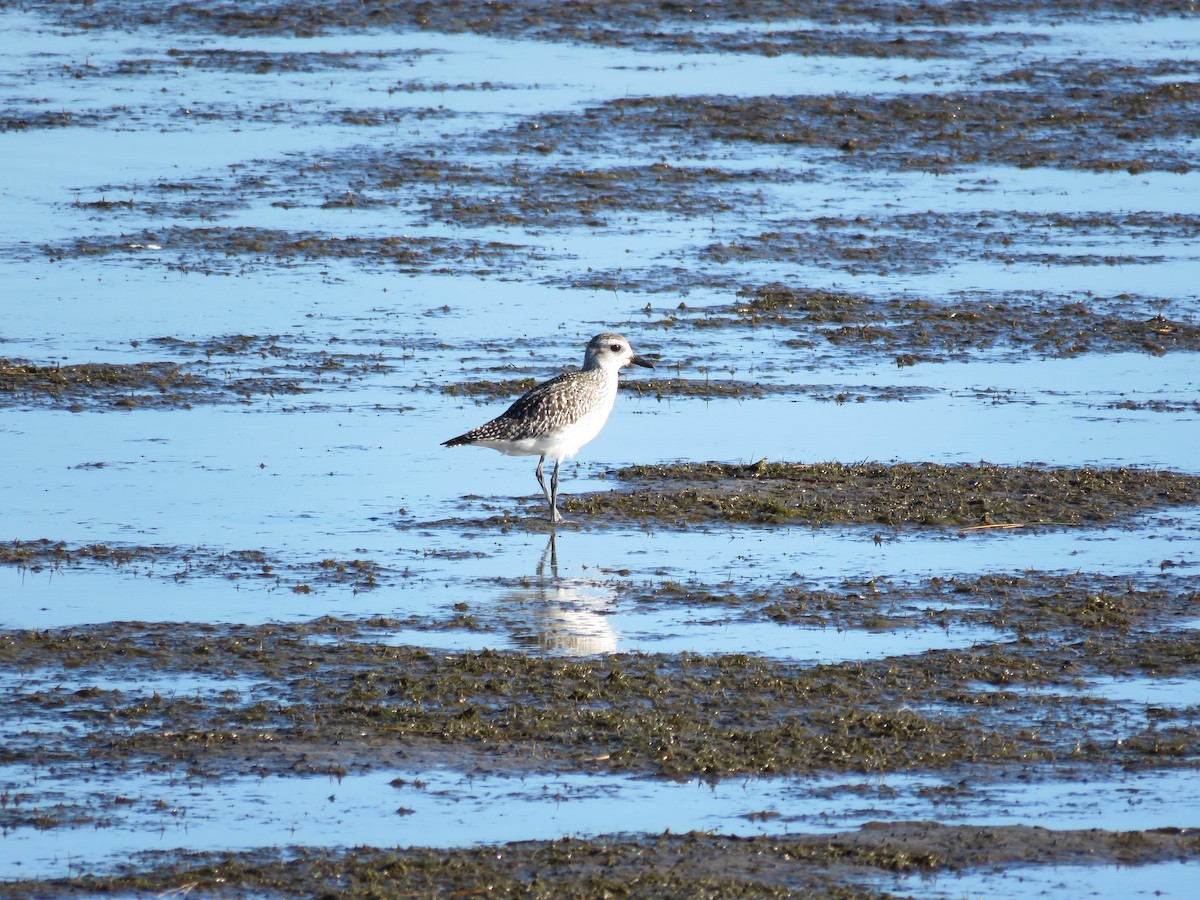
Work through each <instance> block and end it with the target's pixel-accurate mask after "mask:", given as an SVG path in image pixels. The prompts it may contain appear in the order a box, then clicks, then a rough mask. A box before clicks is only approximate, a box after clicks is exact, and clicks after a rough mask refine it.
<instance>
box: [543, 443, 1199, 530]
mask: <svg viewBox="0 0 1200 900" xmlns="http://www.w3.org/2000/svg"><path fill="white" fill-rule="evenodd" d="M614 474H615V476H616V477H617V478H619V479H620V480H622V481H624V482H627V484H628V486H627V487H625V488H623V489H621V490H617V491H610V492H607V493H593V494H586V495H576V496H568V497H565V498H564V499H563V506H564V508H565V509H566V510H568V511H569V512H573V513H578V514H580V515H587V516H588V517H590V518H593V519H596V520H613V519H623V520H626V521H653V522H655V523H658V524H663V525H671V526H677V527H683V526H688V525H695V524H718V523H746V524H754V525H783V524H795V525H803V524H809V525H829V524H860V525H875V524H878V525H886V526H890V527H904V526H922V527H938V528H948V527H970V526H1002V525H1003V526H1019V527H1068V526H1079V525H1097V524H1103V523H1106V522H1112V521H1113V520H1115V519H1118V518H1120V517H1127V516H1130V515H1132V514H1134V513H1137V512H1142V511H1146V510H1152V509H1157V508H1165V507H1169V506H1172V505H1176V504H1194V503H1196V502H1197V500H1198V499H1200V479H1198V478H1197V477H1196V476H1193V475H1186V474H1182V473H1173V472H1164V471H1157V470H1153V471H1151V470H1138V469H1091V468H1078V469H1055V468H1037V467H1028V466H995V465H988V464H986V463H980V464H978V465H957V466H945V465H938V464H934V463H920V464H910V463H893V464H883V463H855V464H844V463H817V464H801V463H768V462H766V461H765V460H763V461H760V462H758V463H755V464H753V465H749V466H746V465H729V464H722V463H681V464H678V465H672V466H632V467H630V468H627V469H621V470H618V471H617V472H615V473H614Z"/></svg>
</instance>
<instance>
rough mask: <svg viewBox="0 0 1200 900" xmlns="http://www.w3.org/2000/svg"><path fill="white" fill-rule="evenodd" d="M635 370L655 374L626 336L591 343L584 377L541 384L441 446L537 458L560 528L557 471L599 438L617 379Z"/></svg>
mask: <svg viewBox="0 0 1200 900" xmlns="http://www.w3.org/2000/svg"><path fill="white" fill-rule="evenodd" d="M631 364H632V365H635V366H645V367H646V368H649V369H652V368H654V364H653V363H652V362H649V361H647V360H645V359H642V358H641V357H640V356H638V355H636V354H635V353H634V352H633V348H632V347H631V346H629V341H628V340H626V339H625V338H624V337H623V336H622V335H619V334H611V333H605V334H598V335H596V336H595V337H594V338H592V339H591V340H590V341H588V345H587V349H585V350H584V352H583V368H582V369H581V370H580V371H578V372H564V373H563V374H562V375H559V376H558V377H556V378H551V379H550V380H549V381H543V382H542V383H541V384H539V385H537V386H536V387H534V388H531V389H530V390H529V392H528V393H526V394H525V395H524V396H522V397H520V398H519V399H518V400H517V401H516V402H515V403H513V405H512V406H510V407H509V408H508V409H507V410H505V411H504V413H502V414H501V415H499V416H497V417H496V418H494V419H492V421H490V422H487V423H485V424H483V425H480V426H479V427H478V428H472V429H471V430H470V431H468V432H467V433H466V434H460V435H459V436H458V437H453V438H450V440H448V441H443V442H442V446H443V447H462V446H466V445H468V444H473V445H474V446H476V447H491V448H492V449H493V450H499V451H500V452H501V453H503V454H505V455H507V456H536V457H537V458H538V464H537V480H538V484H539V485H541V488H542V493H543V494H545V495H546V503H547V504H548V505H549V506H550V521H551V522H561V521H562V515H561V514H560V513H559V511H558V469H559V466H561V465H562V461H563V460H564V459H566V458H568V457H571V456H574V455H575V454H576V453H578V452H579V448H580V447H582V446H583V445H584V444H586V443H587V442H588V441H590V440H591V439H592V438H594V437H595V436H596V435H598V434H599V433H600V429H601V428H603V427H604V423H605V422H606V421H608V414H609V413H611V412H612V408H613V403H614V402H616V399H617V376H618V374H619V373H620V371H621V369H623V368H625V366H628V365H631ZM547 457H549V458H550V459H552V460H554V472H553V474H552V475H551V476H550V487H549V488H547V487H546V477H545V475H544V473H543V471H542V469H543V466H544V465H545V463H546V458H547Z"/></svg>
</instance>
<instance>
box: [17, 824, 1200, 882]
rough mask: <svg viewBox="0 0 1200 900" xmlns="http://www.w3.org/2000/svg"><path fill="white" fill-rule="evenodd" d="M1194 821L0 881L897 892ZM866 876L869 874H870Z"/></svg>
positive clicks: (1057, 860) (278, 857)
mask: <svg viewBox="0 0 1200 900" xmlns="http://www.w3.org/2000/svg"><path fill="white" fill-rule="evenodd" d="M1198 856H1200V838H1198V837H1197V835H1196V834H1194V833H1192V832H1191V831H1188V830H1185V829H1155V830H1145V831H1109V830H1104V829H1099V828H1092V829H1088V830H1086V831H1081V830H1077V831H1064V830H1052V829H1047V828H1037V827H1031V826H1025V825H1001V826H990V827H979V826H974V825H940V824H938V823H935V822H897V823H880V822H872V823H869V824H867V825H864V826H863V827H862V828H860V829H858V830H857V831H847V832H839V833H833V834H821V835H794V836H793V835H789V836H786V837H778V836H759V837H732V836H725V835H714V834H707V833H700V832H691V833H688V834H679V835H673V834H663V835H656V836H649V835H647V836H625V835H614V836H607V837H598V838H592V839H586V840H585V839H580V838H562V839H560V840H552V841H521V842H511V843H506V844H494V845H484V846H477V847H464V848H441V849H426V848H420V847H410V848H374V847H355V848H353V849H349V850H342V849H326V848H321V847H295V848H289V849H288V851H287V852H284V851H282V850H278V849H274V848H267V849H262V850H254V851H249V852H240V853H238V852H222V853H198V852H186V851H184V852H180V851H175V852H164V851H156V852H154V853H149V854H145V855H143V856H140V857H139V859H138V861H137V862H136V863H130V864H127V865H124V866H122V867H120V870H119V871H118V872H117V873H116V874H113V875H109V876H101V875H90V874H89V875H82V876H77V877H73V878H55V879H44V880H40V881H32V880H31V881H13V882H4V883H0V897H10V896H12V897H23V898H29V897H31V898H42V897H72V896H85V895H86V896H93V895H95V894H97V893H113V894H121V895H124V894H127V893H130V892H138V893H142V892H147V893H149V894H152V895H157V896H168V895H176V894H181V895H182V894H189V895H190V894H192V893H193V892H195V894H197V895H199V896H213V895H216V896H233V895H235V894H238V895H245V894H251V895H254V896H262V897H275V896H296V895H304V896H312V895H318V896H324V895H328V896H335V895H336V896H348V897H380V898H382V897H416V896H421V897H434V896H453V897H467V896H476V895H484V894H486V895H487V896H497V897H522V898H529V897H547V898H549V897H568V898H600V897H614V896H620V897H655V898H672V900H674V898H678V900H692V898H710V897H711V898H715V897H793V898H804V900H887V898H888V897H891V896H893V895H891V894H887V893H884V892H882V890H881V889H879V888H872V887H870V886H868V884H870V883H878V882H879V881H880V876H882V875H887V874H898V873H924V874H927V875H935V874H937V873H939V872H947V873H952V872H962V871H963V870H967V869H986V868H987V867H995V866H999V865H1003V864H1014V863H1019V864H1033V865H1047V866H1070V865H1080V864H1086V865H1101V864H1109V865H1123V866H1137V865H1145V864H1148V863H1154V862H1166V861H1173V860H1190V859H1195V858H1197V857H1198ZM864 882H866V884H864Z"/></svg>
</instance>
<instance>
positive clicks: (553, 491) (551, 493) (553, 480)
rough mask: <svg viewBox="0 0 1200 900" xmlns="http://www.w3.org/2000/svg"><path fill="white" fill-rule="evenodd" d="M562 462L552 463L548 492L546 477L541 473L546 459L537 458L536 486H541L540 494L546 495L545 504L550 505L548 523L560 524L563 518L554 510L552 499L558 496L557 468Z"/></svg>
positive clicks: (542, 457)
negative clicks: (552, 468)
mask: <svg viewBox="0 0 1200 900" xmlns="http://www.w3.org/2000/svg"><path fill="white" fill-rule="evenodd" d="M560 462H562V461H560V460H559V461H558V462H556V463H554V472H553V474H551V476H550V485H551V487H550V490H547V488H546V476H545V474H544V473H542V467H544V466H545V464H546V457H545V456H539V457H538V484H539V485H541V492H542V493H544V494H546V503H547V504H548V505H550V521H551V522H562V521H563V517H562V516H560V515H558V510H557V509H556V508H554V497H556V496H557V494H558V466H559V463H560Z"/></svg>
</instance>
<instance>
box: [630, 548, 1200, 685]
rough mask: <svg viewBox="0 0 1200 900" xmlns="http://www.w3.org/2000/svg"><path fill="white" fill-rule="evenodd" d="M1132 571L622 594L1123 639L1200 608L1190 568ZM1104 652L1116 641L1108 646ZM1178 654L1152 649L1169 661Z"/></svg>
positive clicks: (668, 588)
mask: <svg viewBox="0 0 1200 900" xmlns="http://www.w3.org/2000/svg"><path fill="white" fill-rule="evenodd" d="M1170 568H1171V565H1170V564H1169V563H1167V564H1166V570H1165V571H1164V573H1163V574H1160V575H1158V576H1155V577H1153V578H1146V579H1134V578H1132V577H1130V576H1110V575H1101V574H1094V573H1092V574H1089V573H1081V572H1072V573H1068V574H1063V573H1055V572H1038V571H1025V572H1017V573H990V574H986V575H977V576H970V575H956V576H950V577H935V578H927V579H922V580H919V581H916V582H905V581H892V580H889V579H884V578H869V579H868V578H858V579H846V580H845V581H844V582H843V583H842V584H840V585H837V586H834V587H821V588H817V587H813V586H811V585H807V584H805V583H803V581H802V580H801V579H800V578H799V577H796V578H793V579H787V580H782V581H777V582H762V581H754V582H739V583H732V582H731V583H727V584H723V585H711V584H705V583H702V582H698V581H688V582H678V581H661V582H658V583H650V584H636V583H631V584H627V585H623V586H621V587H620V588H619V591H620V593H621V596H622V599H623V600H624V601H626V602H629V603H632V604H635V605H637V606H639V607H649V608H669V607H677V606H679V605H680V604H686V605H687V606H690V607H701V608H704V609H705V610H706V614H708V615H715V614H716V613H717V612H719V611H722V610H723V611H725V612H726V613H727V614H728V615H729V616H730V617H732V618H736V619H738V620H741V621H770V622H776V623H778V624H780V625H800V626H807V627H817V628H837V629H847V628H856V629H868V630H872V631H880V630H891V629H897V628H919V627H929V626H933V627H939V628H950V627H952V626H957V627H963V626H984V627H987V628H992V629H995V632H996V633H997V634H1004V633H1011V634H1015V635H1021V636H1023V637H1030V636H1033V635H1037V636H1053V637H1054V638H1056V639H1059V640H1066V639H1070V640H1088V641H1091V642H1092V645H1093V648H1094V649H1096V650H1097V652H1099V644H1100V642H1107V643H1108V644H1109V645H1111V647H1114V648H1118V649H1119V647H1120V645H1121V643H1122V642H1124V641H1127V640H1130V639H1134V638H1135V636H1136V635H1137V634H1138V633H1139V632H1141V631H1143V630H1144V631H1151V630H1153V629H1154V628H1155V627H1156V626H1159V625H1161V624H1163V623H1173V624H1179V623H1180V622H1184V621H1187V620H1188V619H1189V618H1191V617H1194V616H1195V615H1196V613H1197V611H1198V610H1200V585H1198V584H1197V582H1196V579H1195V578H1192V577H1188V576H1175V575H1171V574H1167V572H1169V570H1170ZM1105 652H1106V654H1108V653H1109V651H1105ZM1177 656H1178V654H1176V653H1163V652H1160V653H1158V654H1157V655H1147V656H1145V657H1143V658H1144V659H1147V660H1149V659H1151V658H1154V659H1156V660H1157V662H1156V663H1155V665H1157V666H1159V667H1167V666H1169V665H1170V662H1169V660H1174V659H1176V657H1177Z"/></svg>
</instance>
